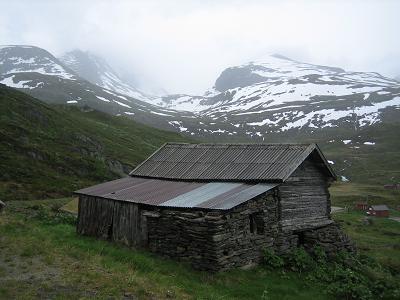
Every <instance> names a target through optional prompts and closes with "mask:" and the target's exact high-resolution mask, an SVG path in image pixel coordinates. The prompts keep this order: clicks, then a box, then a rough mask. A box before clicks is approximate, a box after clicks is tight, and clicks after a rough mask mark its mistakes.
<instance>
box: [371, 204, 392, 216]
mask: <svg viewBox="0 0 400 300" xmlns="http://www.w3.org/2000/svg"><path fill="white" fill-rule="evenodd" d="M367 214H369V215H370V216H375V217H384V218H386V217H389V208H388V207H387V206H386V205H371V206H370V207H369V210H368V212H367Z"/></svg>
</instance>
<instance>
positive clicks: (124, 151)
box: [0, 85, 188, 200]
mask: <svg viewBox="0 0 400 300" xmlns="http://www.w3.org/2000/svg"><path fill="white" fill-rule="evenodd" d="M0 140H1V143H0V170H1V172H0V199H2V200H17V199H44V198H56V197H60V196H67V195H71V193H72V192H73V191H74V190H77V189H79V188H81V187H86V186H89V185H92V184H94V183H99V182H103V181H107V180H110V179H115V178H118V177H121V176H122V175H123V173H127V172H129V171H130V170H132V168H133V167H134V166H136V165H137V164H138V163H139V162H141V161H142V160H143V159H145V158H146V157H147V156H148V155H149V154H151V153H152V152H154V151H155V150H156V149H157V148H158V147H159V146H161V145H162V144H163V143H165V142H171V141H177V142H178V141H188V138H184V137H183V136H181V135H179V134H176V133H172V132H167V131H162V130H158V129H154V128H151V127H148V126H145V125H142V124H139V123H136V122H134V121H132V120H129V119H127V118H125V117H115V116H111V115H107V114H104V113H100V112H97V111H93V110H90V109H88V110H86V111H83V110H79V109H78V108H72V107H63V106H53V105H48V104H44V103H43V102H41V101H39V100H37V99H35V98H32V97H30V96H28V95H26V94H24V93H21V92H19V91H16V90H14V89H11V88H7V87H5V86H4V85H0Z"/></svg>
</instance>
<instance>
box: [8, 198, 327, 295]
mask: <svg viewBox="0 0 400 300" xmlns="http://www.w3.org/2000/svg"><path fill="white" fill-rule="evenodd" d="M70 200H71V199H61V200H56V201H15V202H8V212H7V213H6V214H4V215H2V216H1V217H0V245H1V246H0V247H1V249H0V298H2V299H10V298H18V299H36V298H42V297H48V298H52V299H53V298H54V299H74V298H75V299H76V298H92V297H96V298H100V299H109V298H115V299H136V298H135V297H138V298H139V299H165V298H176V299H262V297H264V298H263V299H277V298H279V299H310V298H312V299H326V298H327V297H328V296H327V295H325V294H323V293H321V288H322V287H321V286H318V285H315V284H309V283H307V282H306V281H304V280H303V279H302V276H301V274H296V273H290V272H289V273H285V272H272V271H268V270H266V269H263V268H262V267H259V268H256V269H253V270H247V271H246V270H234V271H231V272H226V273H221V274H214V275H211V274H209V273H204V272H197V271H193V270H192V269H191V268H190V267H189V266H187V265H185V264H179V263H176V262H172V261H170V260H165V259H162V258H159V257H156V256H153V255H151V254H148V253H145V252H141V251H136V250H135V251H134V250H131V249H128V248H126V247H123V246H119V245H114V244H111V243H109V242H106V241H99V240H95V239H93V238H89V237H81V236H78V235H76V233H75V228H74V226H72V225H68V224H64V223H61V224H46V222H43V221H38V220H37V218H35V217H33V216H34V215H35V214H36V213H37V212H38V211H40V209H39V208H38V207H40V205H45V206H61V205H64V204H65V203H67V202H68V201H70Z"/></svg>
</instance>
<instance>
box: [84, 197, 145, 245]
mask: <svg viewBox="0 0 400 300" xmlns="http://www.w3.org/2000/svg"><path fill="white" fill-rule="evenodd" d="M143 213H144V211H143V210H141V209H140V207H139V205H138V204H135V203H131V202H123V201H115V200H109V199H102V198H97V197H91V196H83V195H81V196H79V212H78V224H77V232H78V233H79V234H83V235H90V236H95V237H99V238H103V239H110V240H113V241H117V242H122V243H124V244H126V245H129V246H139V247H142V246H146V245H147V226H146V225H147V222H146V216H144V215H143Z"/></svg>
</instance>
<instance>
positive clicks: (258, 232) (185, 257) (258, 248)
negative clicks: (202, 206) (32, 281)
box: [146, 192, 278, 271]
mask: <svg viewBox="0 0 400 300" xmlns="http://www.w3.org/2000/svg"><path fill="white" fill-rule="evenodd" d="M146 215H148V217H147V228H148V242H149V244H148V246H149V249H150V250H151V251H153V252H156V253H160V254H161V255H164V256H167V257H170V258H173V259H179V260H182V261H188V262H190V263H191V265H192V266H193V267H194V268H196V269H201V270H211V271H217V270H225V269H230V268H233V267H244V266H251V265H254V264H257V263H259V262H260V260H261V259H262V251H263V249H265V248H268V247H273V245H274V241H275V238H276V236H277V234H278V224H277V218H278V215H277V197H276V195H275V193H274V192H271V193H268V194H264V195H262V196H260V197H258V198H256V199H253V200H251V201H248V202H246V203H244V204H242V205H239V206H237V207H236V208H234V209H232V210H230V211H217V210H213V211H204V210H194V209H190V210H187V211H177V210H173V209H159V208H158V209H155V210H154V211H152V212H147V213H146Z"/></svg>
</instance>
